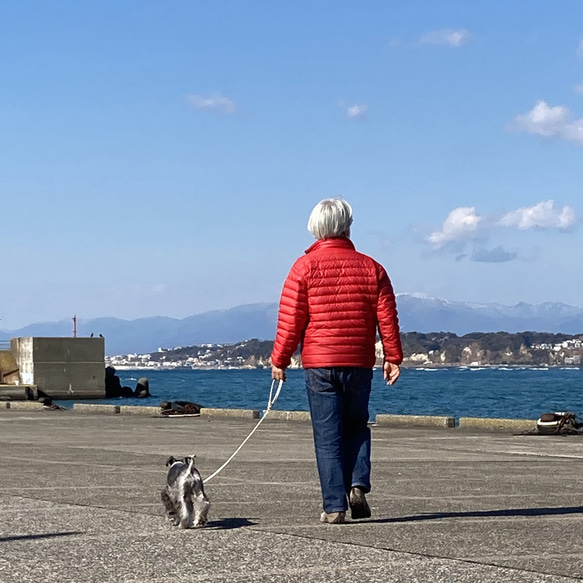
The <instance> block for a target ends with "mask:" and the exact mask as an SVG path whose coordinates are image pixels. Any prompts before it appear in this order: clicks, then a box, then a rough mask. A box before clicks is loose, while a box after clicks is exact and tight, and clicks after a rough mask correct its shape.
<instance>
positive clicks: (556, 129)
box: [508, 99, 583, 144]
mask: <svg viewBox="0 0 583 583" xmlns="http://www.w3.org/2000/svg"><path fill="white" fill-rule="evenodd" d="M508 130H509V131H518V132H527V133H529V134H534V135H537V136H542V137H544V138H552V137H558V138H563V139H565V140H570V141H573V142H578V143H580V144H583V119H576V120H573V116H572V114H571V112H570V111H569V108H567V107H565V106H564V105H555V106H553V107H551V106H550V105H549V104H548V103H547V102H546V101H543V100H542V99H541V100H540V101H537V103H536V105H535V106H534V107H533V108H532V109H531V110H530V111H529V112H528V113H525V114H523V115H517V116H516V117H515V118H514V121H513V122H512V123H510V124H509V126H508Z"/></svg>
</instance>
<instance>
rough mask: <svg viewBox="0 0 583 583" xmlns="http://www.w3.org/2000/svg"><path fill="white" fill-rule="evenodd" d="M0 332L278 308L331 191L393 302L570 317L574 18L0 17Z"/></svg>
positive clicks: (383, 11) (200, 6) (272, 8)
mask: <svg viewBox="0 0 583 583" xmlns="http://www.w3.org/2000/svg"><path fill="white" fill-rule="evenodd" d="M0 66H1V68H0V71H1V72H2V77H1V79H0V136H1V140H0V192H1V204H0V216H1V224H2V230H1V232H2V249H3V259H4V261H3V273H2V278H1V279H2V285H1V286H0V318H1V322H0V326H1V327H2V328H4V329H7V328H8V329H15V328H17V327H20V326H22V325H25V324H27V323H30V322H35V321H41V320H44V321H46V320H60V319H63V318H68V317H72V315H73V314H77V315H78V317H79V318H84V319H86V318H92V317H98V316H117V317H121V318H127V319H132V318H137V317H142V316H153V315H166V316H173V317H185V316H188V315H191V314H195V313H200V312H203V311H206V310H210V309H222V308H229V307H232V306H236V305H239V304H245V303H254V302H264V301H268V302H271V301H277V299H278V297H279V293H280V290H281V285H282V282H283V279H284V278H285V276H286V274H287V272H288V270H289V267H290V266H291V264H292V262H293V261H294V260H295V259H296V257H297V256H298V255H300V254H301V253H302V252H303V250H304V249H305V248H307V247H308V246H309V245H310V243H311V235H310V234H309V232H308V231H307V229H306V223H307V219H308V216H309V213H310V211H311V209H312V208H313V206H314V205H315V204H316V203H317V202H318V201H319V200H321V199H322V198H326V197H330V196H343V197H344V198H345V199H346V200H348V201H349V202H350V203H351V205H352V206H353V209H354V215H355V219H354V226H353V233H352V234H353V240H354V242H355V244H356V246H357V248H358V249H359V250H360V251H363V252H365V253H367V254H369V255H372V256H373V257H375V258H376V259H377V260H379V261H380V262H381V263H383V265H385V267H386V268H387V270H388V271H389V274H390V276H391V278H392V280H393V284H394V287H395V290H396V291H397V292H400V293H419V294H426V295H428V296H432V297H440V298H443V299H448V300H456V301H468V302H497V303H502V304H507V305H511V304H515V303H517V302H519V301H525V302H530V303H542V302H546V301H558V302H565V303H569V304H573V305H578V306H583V299H582V298H581V290H583V269H581V258H580V254H581V250H582V247H583V245H582V243H583V239H582V237H583V236H582V230H581V225H580V218H581V215H582V214H583V209H582V204H583V203H582V202H581V200H582V196H581V195H582V191H583V4H582V3H581V2H580V0H557V1H556V2H553V3H552V4H551V3H549V2H548V1H544V2H543V1H537V0H529V1H513V2H508V1H507V0H504V1H502V0H475V1H473V2H468V1H467V0H464V1H451V2H440V1H438V0H410V1H409V2H407V3H405V2H397V1H370V2H367V1H363V2H359V3H357V2H348V1H343V0H335V1H333V2H332V1H326V0H323V1H318V2H313V1H312V2H306V1H296V2H293V3H289V2H286V3H284V2H269V1H266V0H264V1H253V0H250V1H247V2H235V1H231V2H228V1H225V2H215V3H209V2H196V1H194V0H173V1H172V2H165V1H162V0H157V1H147V0H141V1H139V0H126V1H124V2H119V0H100V1H99V2H79V1H78V0H69V1H65V0H51V2H46V1H45V0H9V1H6V0H4V1H2V0H0Z"/></svg>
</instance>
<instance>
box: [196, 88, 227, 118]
mask: <svg viewBox="0 0 583 583" xmlns="http://www.w3.org/2000/svg"><path fill="white" fill-rule="evenodd" d="M188 102H189V103H190V105H191V106H192V107H194V109H199V110H202V111H208V112H212V113H221V114H224V115H230V114H232V113H235V112H236V111H237V107H236V105H235V103H234V101H232V100H231V99H229V98H228V97H225V96H224V95H222V94H221V93H218V92H215V93H211V94H210V95H209V96H207V97H205V96H204V95H200V94H197V93H193V94H191V95H189V96H188Z"/></svg>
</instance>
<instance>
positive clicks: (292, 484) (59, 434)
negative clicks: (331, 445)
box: [0, 410, 583, 583]
mask: <svg viewBox="0 0 583 583" xmlns="http://www.w3.org/2000/svg"><path fill="white" fill-rule="evenodd" d="M255 423H256V422H255V421H254V420H252V419H236V418H232V419H224V418H223V419H218V418H216V419H215V418H203V417H186V418H184V417H182V418H150V417H145V416H134V415H128V416H124V415H91V414H86V413H85V414H82V413H76V412H74V411H26V410H0V444H1V447H0V463H1V467H2V470H1V471H0V581H1V582H2V583H13V582H17V583H28V582H39V583H50V582H75V583H85V582H100V583H103V582H107V583H109V582H126V581H127V582H130V581H131V582H144V583H159V582H162V581H177V582H183V581H233V582H252V581H253V582H254V581H260V582H267V581H270V582H288V581H289V582H300V581H314V582H328V581H340V582H348V581H350V582H354V581H362V582H367V581H370V582H376V581H378V582H386V581H396V582H400V581H403V582H405V581H406V582H408V583H410V582H416V581H420V582H421V581H422V582H433V581H435V582H446V583H454V582H478V583H479V582H491V581H503V582H507V581H508V582H517V583H518V582H520V583H522V582H549V583H550V582H557V583H558V582H563V581H573V580H576V579H581V578H583V549H582V546H583V464H582V463H581V462H582V458H583V437H581V436H569V437H563V436H558V437H554V436H544V437H541V436H522V435H521V436H516V435H512V434H493V433H483V432H482V433H472V432H468V431H459V430H454V429H452V430H447V431H444V430H443V429H416V428H395V427H381V426H379V427H373V428H372V433H373V464H374V465H373V483H374V489H373V492H371V494H370V495H369V501H370V503H371V506H372V511H373V517H372V518H371V519H370V520H364V521H359V522H350V523H347V524H344V525H325V524H320V523H319V521H318V517H319V513H320V493H319V487H318V482H317V473H316V467H315V462H314V455H313V445H312V437H311V429H310V426H309V425H308V424H304V423H290V422H285V421H277V420H269V419H266V420H265V422H264V423H263V424H262V425H261V427H260V428H259V430H258V431H257V432H256V434H255V435H254V436H253V437H252V438H251V440H250V441H249V442H248V443H247V445H246V446H245V447H244V448H243V449H242V450H241V452H240V453H239V455H238V456H237V457H236V458H235V459H234V461H233V462H232V463H231V464H230V465H229V466H227V468H226V469H225V470H223V472H222V473H221V474H219V475H218V476H217V477H216V478H214V479H213V480H212V481H210V482H209V483H208V484H207V492H208V494H209V496H210V498H211V500H212V504H213V506H212V508H211V520H210V523H209V525H208V527H206V528H204V529H196V530H186V531H185V530H178V529H176V528H173V527H172V526H171V525H170V524H169V523H168V522H167V521H166V520H165V519H164V517H163V508H162V504H161V503H160V501H159V492H160V490H161V488H162V486H163V484H164V480H165V473H166V468H165V466H164V463H165V460H166V458H167V457H168V456H169V455H171V454H172V455H175V456H179V455H184V454H192V453H194V454H196V455H197V466H198V467H199V469H200V471H201V473H202V474H203V476H208V475H210V474H211V473H212V472H213V471H214V470H215V469H216V468H217V467H218V466H220V465H221V464H222V463H223V462H224V461H225V459H227V457H228V456H229V455H230V454H231V453H232V452H233V451H234V450H235V449H236V447H237V446H238V445H239V444H240V443H241V441H242V440H243V439H244V438H245V437H246V436H247V435H248V433H249V432H250V431H251V429H252V428H253V427H254V425H255Z"/></svg>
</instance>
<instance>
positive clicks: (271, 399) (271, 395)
mask: <svg viewBox="0 0 583 583" xmlns="http://www.w3.org/2000/svg"><path fill="white" fill-rule="evenodd" d="M274 387H275V379H273V380H272V381H271V388H270V389H269V401H268V403H267V409H266V410H265V413H263V417H261V419H259V422H258V423H257V425H255V427H254V428H253V430H252V431H251V433H250V434H249V435H248V436H247V437H246V438H245V439H244V440H243V443H241V445H240V446H239V447H238V448H237V449H236V450H235V452H234V453H233V455H231V457H230V458H229V459H228V460H227V461H226V462H225V463H224V464H223V465H222V466H221V467H220V468H219V469H218V470H216V471H215V472H213V473H212V474H211V475H210V476H208V477H207V478H206V479H204V480H203V481H202V483H203V484H206V483H207V482H209V481H210V480H212V479H213V478H214V477H215V476H216V475H217V474H219V473H220V472H221V471H222V470H223V468H226V467H227V465H228V464H229V462H230V461H231V460H232V459H233V458H234V457H235V456H236V455H237V454H238V453H239V451H240V450H241V448H242V447H243V446H244V445H245V444H246V443H247V442H248V441H249V439H250V438H251V436H252V435H253V434H254V433H255V432H256V431H257V429H258V427H259V426H260V425H261V424H262V423H263V420H264V419H265V418H266V417H267V414H268V413H269V412H270V411H271V408H272V407H273V405H274V404H275V401H277V398H278V397H279V393H280V392H281V387H283V381H279V385H278V387H277V390H276V391H275V394H274V393H273V388H274Z"/></svg>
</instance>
